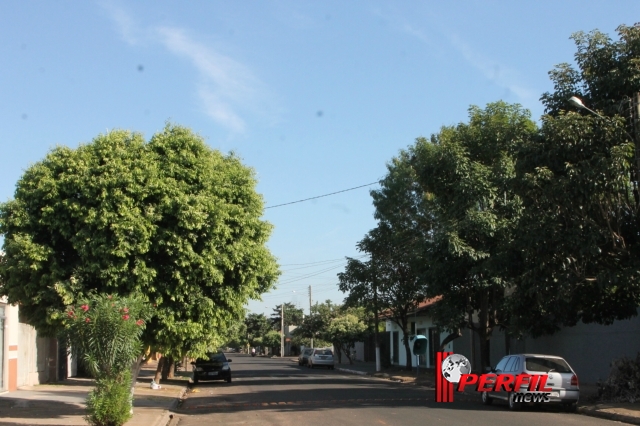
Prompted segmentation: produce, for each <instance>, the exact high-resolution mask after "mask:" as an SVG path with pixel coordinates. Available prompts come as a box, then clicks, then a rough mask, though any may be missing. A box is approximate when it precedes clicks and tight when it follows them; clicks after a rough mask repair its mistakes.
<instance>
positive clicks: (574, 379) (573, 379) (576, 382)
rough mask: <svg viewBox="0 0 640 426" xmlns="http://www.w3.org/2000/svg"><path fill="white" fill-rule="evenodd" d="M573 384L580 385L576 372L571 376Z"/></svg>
mask: <svg viewBox="0 0 640 426" xmlns="http://www.w3.org/2000/svg"><path fill="white" fill-rule="evenodd" d="M571 386H578V376H576V375H575V374H574V375H573V376H571Z"/></svg>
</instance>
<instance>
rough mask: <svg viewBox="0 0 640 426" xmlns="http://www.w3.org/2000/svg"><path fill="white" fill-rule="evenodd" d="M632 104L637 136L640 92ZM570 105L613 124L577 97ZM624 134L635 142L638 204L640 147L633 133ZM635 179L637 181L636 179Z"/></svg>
mask: <svg viewBox="0 0 640 426" xmlns="http://www.w3.org/2000/svg"><path fill="white" fill-rule="evenodd" d="M631 101H632V104H633V108H632V111H631V113H632V115H631V117H632V126H633V130H634V132H635V133H636V134H638V117H640V92H639V93H636V94H635V95H634V97H633V98H632V99H631ZM569 103H570V104H571V105H573V106H575V107H576V108H580V109H584V110H587V111H589V112H590V113H591V114H593V115H595V116H597V117H600V118H602V119H603V120H607V121H611V122H613V120H612V119H611V118H609V117H605V116H603V115H600V114H598V113H597V112H596V111H594V110H592V109H591V108H588V107H587V106H586V105H585V104H584V103H583V102H582V99H580V98H579V97H577V96H572V97H570V98H569ZM623 130H624V132H625V133H626V135H627V137H628V138H629V139H630V140H631V141H632V142H633V144H634V145H635V157H636V167H635V170H633V171H632V173H631V176H632V177H631V181H632V182H634V186H635V189H634V194H635V195H636V202H639V201H640V200H638V196H637V190H638V188H637V185H638V179H639V178H640V146H639V145H638V143H637V141H636V138H635V137H634V136H632V135H631V133H629V132H628V131H627V129H624V128H623ZM634 178H635V179H634Z"/></svg>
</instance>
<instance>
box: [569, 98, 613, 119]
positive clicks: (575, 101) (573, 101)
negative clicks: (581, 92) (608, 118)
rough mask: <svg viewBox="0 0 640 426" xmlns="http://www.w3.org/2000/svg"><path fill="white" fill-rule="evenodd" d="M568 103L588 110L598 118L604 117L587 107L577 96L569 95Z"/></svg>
mask: <svg viewBox="0 0 640 426" xmlns="http://www.w3.org/2000/svg"><path fill="white" fill-rule="evenodd" d="M569 103H570V104H571V105H573V106H574V107H576V108H581V109H586V110H587V111H589V112H590V113H591V114H593V115H597V116H598V117H600V118H605V117H603V116H601V115H600V114H598V113H597V112H595V111H594V110H592V109H590V108H587V106H586V105H585V104H583V103H582V99H580V98H579V97H577V96H572V97H570V98H569Z"/></svg>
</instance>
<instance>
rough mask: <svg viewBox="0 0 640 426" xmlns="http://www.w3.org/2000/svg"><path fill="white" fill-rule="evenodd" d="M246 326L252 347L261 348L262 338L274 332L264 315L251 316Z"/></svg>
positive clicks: (247, 318) (246, 321)
mask: <svg viewBox="0 0 640 426" xmlns="http://www.w3.org/2000/svg"><path fill="white" fill-rule="evenodd" d="M244 324H245V328H246V332H247V339H248V341H249V344H250V345H251V346H261V344H262V336H264V335H265V334H267V333H268V332H269V331H270V330H272V328H271V323H270V322H269V319H268V318H267V317H266V316H265V315H264V314H253V313H252V314H249V315H247V317H246V318H245V320H244Z"/></svg>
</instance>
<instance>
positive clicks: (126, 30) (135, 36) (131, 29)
mask: <svg viewBox="0 0 640 426" xmlns="http://www.w3.org/2000/svg"><path fill="white" fill-rule="evenodd" d="M101 6H102V7H103V8H104V10H106V11H107V13H108V14H109V15H110V16H111V19H112V20H113V22H115V24H116V28H117V29H118V32H119V33H120V37H122V39H123V40H124V41H126V42H127V43H129V44H138V43H139V41H140V38H141V37H140V34H139V29H138V28H137V27H136V26H135V24H134V21H133V18H132V17H131V15H129V14H128V13H127V12H125V11H124V9H122V8H120V7H118V6H116V5H115V4H113V3H108V2H103V3H101Z"/></svg>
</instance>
